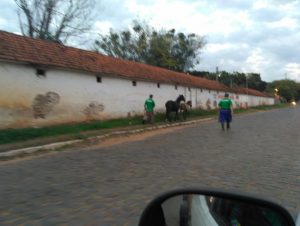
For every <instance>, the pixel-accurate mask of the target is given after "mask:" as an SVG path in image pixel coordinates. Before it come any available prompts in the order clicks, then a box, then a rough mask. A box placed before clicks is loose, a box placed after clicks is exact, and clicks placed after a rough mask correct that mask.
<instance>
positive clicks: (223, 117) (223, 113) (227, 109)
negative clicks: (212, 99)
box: [219, 93, 233, 131]
mask: <svg viewBox="0 0 300 226" xmlns="http://www.w3.org/2000/svg"><path fill="white" fill-rule="evenodd" d="M232 113H233V109H232V101H231V99H229V95H228V93H225V96H224V98H223V99H222V100H221V101H220V102H219V121H220V123H221V126H222V130H223V131H224V130H225V127H224V124H225V122H226V128H227V130H229V129H230V122H231V120H232Z"/></svg>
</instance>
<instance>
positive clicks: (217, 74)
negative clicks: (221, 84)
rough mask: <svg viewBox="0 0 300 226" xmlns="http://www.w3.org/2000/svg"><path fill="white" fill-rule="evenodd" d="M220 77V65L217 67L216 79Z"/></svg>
mask: <svg viewBox="0 0 300 226" xmlns="http://www.w3.org/2000/svg"><path fill="white" fill-rule="evenodd" d="M218 79H219V67H218V66H217V67H216V81H218Z"/></svg>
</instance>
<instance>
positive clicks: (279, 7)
mask: <svg viewBox="0 0 300 226" xmlns="http://www.w3.org/2000/svg"><path fill="white" fill-rule="evenodd" d="M137 18H139V19H142V20H145V21H147V22H148V23H149V24H150V25H151V26H153V27H155V28H157V29H160V28H165V29H171V28H175V29H176V30H177V31H182V32H186V33H191V32H193V33H197V34H199V35H203V36H205V37H206V40H207V45H206V47H205V48H204V49H203V50H202V53H201V55H200V59H201V62H200V65H198V66H197V68H196V69H198V70H205V71H215V69H216V67H217V66H218V67H219V70H225V71H229V72H233V71H239V72H245V73H248V72H256V73H260V74H261V77H262V79H263V80H266V81H273V80H276V79H283V78H285V77H287V78H290V79H294V80H297V81H300V57H299V55H300V54H299V53H300V0H144V1H142V0H100V1H97V4H96V5H95V17H94V21H93V22H94V25H93V28H92V30H91V31H90V32H89V33H88V34H87V35H86V37H88V39H89V40H95V39H96V38H97V34H98V33H102V34H104V33H106V32H108V31H109V29H110V28H113V29H115V30H117V29H123V28H127V27H128V26H130V24H131V22H132V20H133V19H137ZM0 30H5V31H9V32H14V33H20V29H19V22H18V16H17V7H16V4H15V2H14V0H1V1H0ZM78 43H80V44H78ZM81 43H83V42H81V40H72V41H71V42H70V43H69V45H73V46H76V47H78V48H89V47H90V45H91V42H90V43H85V44H84V46H83V45H82V44H81Z"/></svg>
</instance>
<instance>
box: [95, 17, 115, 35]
mask: <svg viewBox="0 0 300 226" xmlns="http://www.w3.org/2000/svg"><path fill="white" fill-rule="evenodd" d="M111 27H112V23H111V22H110V21H107V20H106V21H97V22H96V23H95V24H94V27H93V30H94V32H97V33H99V34H108V33H109V30H110V28H111Z"/></svg>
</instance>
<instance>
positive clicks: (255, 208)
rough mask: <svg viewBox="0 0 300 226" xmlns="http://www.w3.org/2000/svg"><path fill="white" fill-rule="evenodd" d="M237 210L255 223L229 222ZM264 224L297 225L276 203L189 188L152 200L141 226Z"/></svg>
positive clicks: (246, 219)
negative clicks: (229, 217)
mask: <svg viewBox="0 0 300 226" xmlns="http://www.w3.org/2000/svg"><path fill="white" fill-rule="evenodd" d="M216 204H218V209H216V208H215V207H214V206H216ZM224 206H225V207H224ZM233 207H234V208H233ZM236 209H238V212H239V214H241V215H242V216H243V218H242V221H244V222H251V224H250V223H248V224H247V223H243V224H241V220H240V219H241V218H238V217H236V219H235V218H231V219H228V216H229V214H228V211H229V212H230V214H231V215H230V216H232V213H234V212H236ZM224 212H226V214H225V213H224ZM258 216H259V217H258ZM270 216H271V217H272V220H269V218H270ZM274 219H275V220H274ZM262 221H264V222H266V223H265V225H270V226H281V225H282V226H283V225H284V226H295V222H294V220H293V218H292V216H291V215H290V213H289V212H288V211H287V210H286V209H285V208H283V207H281V206H280V205H278V204H276V203H274V202H272V201H268V200H265V199H261V198H257V197H255V196H249V195H245V194H241V193H237V192H234V193H230V192H224V191H219V190H211V189H193V188H189V189H178V190H174V191H170V192H167V193H164V194H162V195H160V196H158V197H157V198H156V199H154V200H153V201H151V202H150V203H149V205H148V206H147V207H146V209H145V210H144V212H143V213H142V216H141V218H140V222H139V226H166V225H168V226H177V225H178V226H200V225H212V226H214V225H230V226H231V225H234V226H235V225H237V226H238V225H242V226H244V225H246V226H247V225H264V224H263V223H262ZM201 222H202V223H201Z"/></svg>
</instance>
